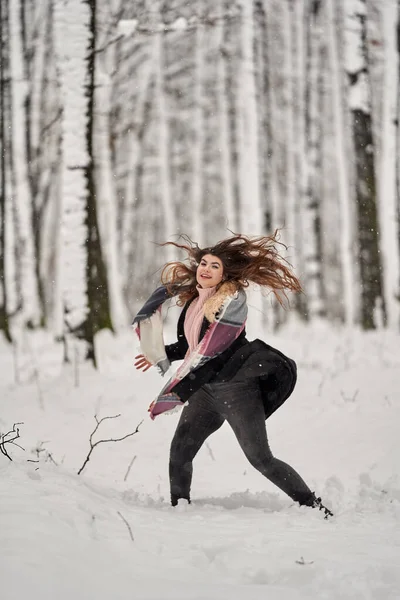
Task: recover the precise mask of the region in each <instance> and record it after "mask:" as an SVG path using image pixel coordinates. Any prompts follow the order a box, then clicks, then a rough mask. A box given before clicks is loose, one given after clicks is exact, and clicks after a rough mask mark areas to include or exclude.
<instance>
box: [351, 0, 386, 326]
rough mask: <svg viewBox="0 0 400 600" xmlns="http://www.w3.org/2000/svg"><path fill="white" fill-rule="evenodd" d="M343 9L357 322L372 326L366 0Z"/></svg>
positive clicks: (373, 205) (376, 256) (372, 180)
mask: <svg viewBox="0 0 400 600" xmlns="http://www.w3.org/2000/svg"><path fill="white" fill-rule="evenodd" d="M345 10H346V37H347V60H346V72H347V76H348V83H349V107H350V111H351V119H352V137H353V144H354V153H355V162H356V180H355V201H356V209H357V231H358V260H359V271H360V284H361V317H360V320H361V325H362V327H363V328H364V329H372V328H374V327H375V322H374V313H375V310H376V308H378V307H379V304H380V303H382V313H383V320H384V321H385V320H386V319H385V305H384V302H383V299H384V296H383V277H382V263H381V256H380V249H379V241H378V240H379V223H378V214H377V194H376V175H375V155H374V141H373V138H372V121H371V82H370V72H369V58H368V48H367V43H366V42H367V6H366V0H348V1H346V2H345Z"/></svg>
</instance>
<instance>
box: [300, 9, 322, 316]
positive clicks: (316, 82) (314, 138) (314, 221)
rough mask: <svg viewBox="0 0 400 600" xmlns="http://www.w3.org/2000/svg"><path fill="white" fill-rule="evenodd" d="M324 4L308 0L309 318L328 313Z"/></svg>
mask: <svg viewBox="0 0 400 600" xmlns="http://www.w3.org/2000/svg"><path fill="white" fill-rule="evenodd" d="M322 66H323V65H322V6H321V2H320V1H317V2H315V1H314V0H307V72H306V98H307V104H306V106H305V115H304V116H305V121H306V133H305V136H306V155H307V171H308V172H307V185H306V188H305V190H304V192H305V197H304V205H303V215H302V216H303V227H302V236H303V239H304V259H305V260H304V268H305V277H304V279H305V288H306V290H305V291H306V295H307V305H308V306H307V312H308V316H309V318H311V319H313V318H315V317H322V316H324V314H325V306H324V289H323V272H322V265H321V260H322V247H321V235H322V232H321V207H320V204H321V202H322V199H321V181H320V178H321V171H322V166H321V156H322V136H321V131H322V103H321V98H322V85H321V84H322Z"/></svg>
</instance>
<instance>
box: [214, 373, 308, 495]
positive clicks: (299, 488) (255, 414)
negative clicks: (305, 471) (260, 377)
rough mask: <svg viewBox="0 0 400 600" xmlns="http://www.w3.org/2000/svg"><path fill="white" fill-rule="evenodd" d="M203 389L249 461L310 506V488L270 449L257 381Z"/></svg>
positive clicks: (219, 384)
mask: <svg viewBox="0 0 400 600" xmlns="http://www.w3.org/2000/svg"><path fill="white" fill-rule="evenodd" d="M205 388H206V390H207V391H209V392H210V393H211V394H212V395H213V396H214V398H215V404H216V407H217V408H219V409H220V412H221V414H222V416H223V417H224V418H225V419H226V420H227V421H228V423H229V425H230V426H231V427H232V429H233V431H234V433H235V435H236V438H237V440H238V442H239V444H240V446H241V448H242V450H243V452H244V453H245V455H246V457H247V459H248V460H249V461H250V463H251V464H252V465H253V466H254V467H255V468H256V469H257V470H258V471H260V473H262V474H263V475H264V476H265V477H267V478H268V479H269V480H270V481H272V483H274V484H275V485H276V486H278V487H279V488H280V489H281V490H282V491H283V492H285V493H286V494H287V495H288V496H290V497H291V498H292V499H293V500H295V501H297V502H299V503H300V504H308V505H311V503H312V498H313V493H312V492H311V490H310V488H309V487H308V486H307V484H306V483H305V482H304V481H303V479H302V478H301V477H300V475H299V474H298V473H297V472H296V471H295V470H294V469H293V468H292V467H291V466H290V465H288V464H286V463H285V462H283V461H281V460H279V459H277V458H275V457H274V456H273V454H272V452H271V450H270V447H269V444H268V438H267V432H266V429H265V415H264V407H263V403H262V398H261V392H260V388H259V384H258V382H257V380H251V379H250V380H247V381H235V382H232V381H231V382H228V383H216V384H209V385H206V386H205Z"/></svg>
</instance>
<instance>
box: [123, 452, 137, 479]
mask: <svg viewBox="0 0 400 600" xmlns="http://www.w3.org/2000/svg"><path fill="white" fill-rule="evenodd" d="M136 458H137V456H136V454H135V456H134V457H133V458H132V460H131V462H130V463H129V467H128V468H127V471H126V473H125V477H124V481H126V480H127V479H128V476H129V473H130V472H131V468H132V465H133V463H134V462H135V460H136Z"/></svg>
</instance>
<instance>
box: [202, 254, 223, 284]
mask: <svg viewBox="0 0 400 600" xmlns="http://www.w3.org/2000/svg"><path fill="white" fill-rule="evenodd" d="M223 275H224V267H223V265H222V261H221V259H220V258H218V256H213V255H212V254H205V255H204V256H203V257H202V259H201V261H200V264H199V266H198V267H197V272H196V279H197V283H198V284H199V285H200V287H202V288H211V287H214V286H216V285H218V284H219V283H221V281H222V277H223Z"/></svg>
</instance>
